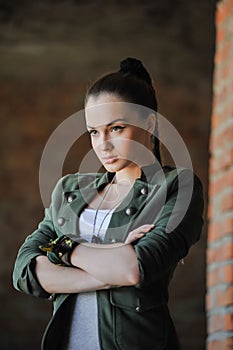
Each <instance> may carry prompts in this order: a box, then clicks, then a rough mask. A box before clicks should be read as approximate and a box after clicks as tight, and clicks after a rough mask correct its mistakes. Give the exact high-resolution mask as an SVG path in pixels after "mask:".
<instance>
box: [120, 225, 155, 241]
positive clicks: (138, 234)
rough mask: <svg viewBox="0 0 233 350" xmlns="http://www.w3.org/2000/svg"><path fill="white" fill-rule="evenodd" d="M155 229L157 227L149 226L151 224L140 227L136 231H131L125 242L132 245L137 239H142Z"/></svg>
mask: <svg viewBox="0 0 233 350" xmlns="http://www.w3.org/2000/svg"><path fill="white" fill-rule="evenodd" d="M154 227H155V225H149V224H146V225H142V226H139V227H138V228H136V229H135V230H133V231H131V232H130V233H129V234H128V236H127V238H126V240H125V243H126V244H130V243H132V242H134V241H136V240H137V239H140V238H142V237H143V236H144V235H145V234H146V233H147V232H149V231H150V230H151V229H152V228H154Z"/></svg>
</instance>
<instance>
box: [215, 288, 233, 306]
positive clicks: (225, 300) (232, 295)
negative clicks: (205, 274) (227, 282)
mask: <svg viewBox="0 0 233 350" xmlns="http://www.w3.org/2000/svg"><path fill="white" fill-rule="evenodd" d="M230 305H233V286H229V287H228V288H227V289H226V290H224V291H222V290H218V291H217V292H216V306H217V307H223V306H230Z"/></svg>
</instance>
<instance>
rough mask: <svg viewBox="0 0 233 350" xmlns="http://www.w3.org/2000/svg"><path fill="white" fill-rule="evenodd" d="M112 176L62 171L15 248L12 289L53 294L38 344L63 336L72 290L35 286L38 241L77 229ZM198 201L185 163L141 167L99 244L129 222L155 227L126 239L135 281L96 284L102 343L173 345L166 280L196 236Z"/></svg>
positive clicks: (49, 347) (112, 346) (107, 347)
mask: <svg viewBox="0 0 233 350" xmlns="http://www.w3.org/2000/svg"><path fill="white" fill-rule="evenodd" d="M113 176H114V174H113V173H105V174H100V173H98V174H78V173H77V174H71V175H66V176H65V177H63V178H62V179H61V180H60V181H59V182H58V183H57V185H56V187H55V189H54V191H53V193H52V200H51V205H50V207H49V208H47V209H46V210H45V217H44V220H43V221H42V222H41V223H40V224H39V226H38V229H37V230H36V231H35V232H33V234H31V235H30V236H28V237H27V239H26V240H25V242H24V243H23V245H22V247H21V248H20V250H19V253H18V256H17V259H16V263H15V268H14V274H13V282H14V286H15V288H16V289H18V290H20V291H23V292H25V293H28V294H32V295H35V296H37V297H44V298H50V299H52V300H53V301H54V313H53V317H52V319H51V321H50V323H49V325H48V327H47V330H46V332H45V335H44V338H43V342H42V343H43V344H42V349H46V350H53V349H54V350H55V349H57V350H61V349H62V344H65V343H66V337H67V336H68V333H69V325H70V322H71V317H72V313H73V307H74V302H75V299H76V297H77V294H70V295H68V294H60V295H52V296H50V295H49V294H48V293H47V292H46V291H45V290H44V289H43V288H42V287H41V286H40V284H39V282H38V280H37V278H36V276H35V274H34V267H35V258H36V256H38V255H41V254H42V252H41V250H40V249H39V245H43V244H46V243H48V242H49V241H50V240H51V239H55V238H56V237H57V236H60V235H63V234H67V233H72V234H76V235H79V232H78V227H79V225H78V222H79V217H80V213H81V212H82V211H83V210H84V208H85V207H86V206H87V205H88V203H89V202H90V200H91V199H92V198H94V196H95V195H96V193H97V191H98V190H100V189H101V188H103V187H104V186H105V185H106V184H107V183H109V182H110V181H111V179H112V177H113ZM203 205H204V204H203V189H202V184H201V182H200V180H199V179H198V177H197V176H196V175H195V174H194V173H193V172H192V171H191V170H189V169H184V168H180V169H177V168H172V167H168V166H165V167H163V168H159V167H158V166H157V165H155V164H154V165H151V166H147V167H143V168H142V175H141V177H140V178H138V179H136V181H135V183H134V186H133V188H132V189H131V190H130V192H129V193H128V195H127V196H126V198H125V199H124V201H123V202H122V203H121V204H120V206H119V207H118V208H117V209H116V210H115V211H114V213H113V215H112V217H111V221H110V224H109V228H108V230H107V232H106V235H105V239H104V242H103V243H105V244H111V243H113V242H124V241H125V239H126V237H127V234H128V233H129V232H130V231H131V230H132V229H134V228H136V227H138V226H140V225H143V224H149V223H154V224H155V228H154V229H153V230H151V231H150V232H149V233H147V234H146V235H145V236H144V237H143V238H141V239H140V240H138V241H136V242H134V243H133V246H134V249H135V252H136V255H137V259H138V266H139V270H140V282H139V283H138V285H136V286H130V287H120V288H112V289H109V290H101V291H97V303H98V320H99V338H100V347H101V349H102V350H119V349H120V350H123V349H126V350H129V349H134V350H142V349H148V350H158V349H160V350H162V349H166V350H168V349H169V350H170V349H172V350H175V349H178V345H177V347H176V346H175V345H174V342H175V341H176V335H175V332H174V327H173V324H172V321H171V318H170V315H169V311H168V309H167V302H168V284H169V281H170V280H171V277H172V275H173V272H174V269H175V267H176V265H177V263H178V262H179V261H180V260H181V259H182V258H184V257H185V256H186V255H187V253H188V251H189V248H190V247H191V245H192V244H194V243H195V242H197V241H198V239H199V238H200V234H201V231H202V226H203V217H202V215H203ZM169 341H170V342H171V343H172V342H173V345H171V346H170V345H169V344H170V343H169ZM64 348H65V347H64Z"/></svg>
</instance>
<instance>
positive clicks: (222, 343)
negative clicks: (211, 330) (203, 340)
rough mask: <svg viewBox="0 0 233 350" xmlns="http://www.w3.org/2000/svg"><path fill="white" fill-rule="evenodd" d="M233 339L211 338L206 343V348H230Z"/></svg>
mask: <svg viewBox="0 0 233 350" xmlns="http://www.w3.org/2000/svg"><path fill="white" fill-rule="evenodd" d="M232 345H233V339H232V338H230V337H229V338H226V339H222V340H213V341H211V342H208V343H207V350H232Z"/></svg>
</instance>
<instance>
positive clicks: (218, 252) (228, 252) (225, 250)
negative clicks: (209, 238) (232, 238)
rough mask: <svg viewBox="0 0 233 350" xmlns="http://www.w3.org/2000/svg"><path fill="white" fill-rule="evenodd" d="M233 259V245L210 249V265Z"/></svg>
mask: <svg viewBox="0 0 233 350" xmlns="http://www.w3.org/2000/svg"><path fill="white" fill-rule="evenodd" d="M229 259H233V243H232V242H229V243H225V244H223V245H221V246H219V247H217V248H209V249H208V251H207V262H208V263H209V264H211V263H213V262H218V261H225V260H229Z"/></svg>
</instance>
